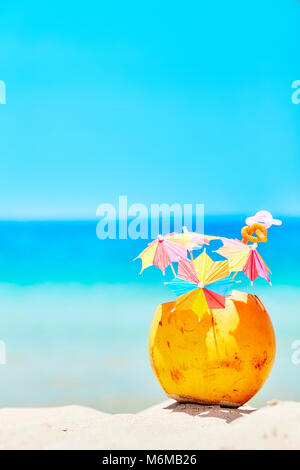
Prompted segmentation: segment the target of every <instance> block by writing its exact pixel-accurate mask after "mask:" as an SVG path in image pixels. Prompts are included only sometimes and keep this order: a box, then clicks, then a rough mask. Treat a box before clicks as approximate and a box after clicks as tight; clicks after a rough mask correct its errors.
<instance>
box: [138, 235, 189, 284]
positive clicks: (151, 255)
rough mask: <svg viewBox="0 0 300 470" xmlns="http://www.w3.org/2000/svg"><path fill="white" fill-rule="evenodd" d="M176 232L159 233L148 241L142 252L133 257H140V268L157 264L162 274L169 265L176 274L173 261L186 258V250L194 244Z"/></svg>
mask: <svg viewBox="0 0 300 470" xmlns="http://www.w3.org/2000/svg"><path fill="white" fill-rule="evenodd" d="M177 235H180V234H176V233H171V234H168V235H165V236H164V237H163V236H162V235H159V236H158V237H157V239H156V240H154V241H152V242H151V243H149V245H148V246H147V248H145V250H144V251H142V253H140V254H139V255H138V256H137V257H136V258H135V259H137V258H141V260H142V270H141V273H142V272H143V271H144V269H146V268H148V267H149V266H157V267H158V268H159V269H161V271H162V272H163V274H164V273H165V269H166V268H167V267H168V266H171V268H172V271H173V274H174V276H176V273H175V270H174V267H173V265H172V263H173V262H178V261H180V260H184V259H186V258H187V250H190V249H192V248H193V247H194V246H195V245H196V244H195V242H192V241H191V240H190V239H186V240H185V239H183V238H182V237H177Z"/></svg>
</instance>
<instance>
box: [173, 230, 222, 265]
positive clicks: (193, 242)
mask: <svg viewBox="0 0 300 470" xmlns="http://www.w3.org/2000/svg"><path fill="white" fill-rule="evenodd" d="M182 231H183V232H182V233H173V234H170V235H169V237H170V239H171V238H172V240H175V241H177V243H180V241H181V242H182V243H183V244H184V246H185V247H186V248H187V249H188V251H189V253H190V256H191V259H193V253H192V250H193V249H194V248H197V249H199V248H202V245H209V242H210V240H212V239H213V238H215V237H210V236H208V235H201V234H200V233H195V232H189V231H188V229H187V227H182Z"/></svg>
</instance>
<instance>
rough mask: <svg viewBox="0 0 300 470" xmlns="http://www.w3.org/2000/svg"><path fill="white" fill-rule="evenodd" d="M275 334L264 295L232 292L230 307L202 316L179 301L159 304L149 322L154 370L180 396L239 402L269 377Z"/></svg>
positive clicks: (205, 401)
mask: <svg viewBox="0 0 300 470" xmlns="http://www.w3.org/2000/svg"><path fill="white" fill-rule="evenodd" d="M275 349H276V345H275V335H274V330H273V326H272V322H271V320H270V317H269V315H268V313H267V311H266V309H265V307H264V305H263V303H262V302H261V300H260V299H259V298H258V297H257V296H255V295H251V294H246V293H244V292H239V291H233V292H232V295H231V296H229V297H227V298H226V308H225V309H218V310H208V311H207V313H206V314H205V315H204V316H203V317H202V318H201V321H199V319H198V317H197V315H195V313H194V312H192V311H190V310H182V309H180V308H176V302H169V303H165V304H161V305H159V307H158V308H157V310H156V312H155V316H154V319H153V322H152V325H151V330H150V338H149V352H150V360H151V365H152V368H153V371H154V373H155V375H156V377H157V380H158V381H159V383H160V385H161V386H162V388H163V389H164V391H165V392H166V394H167V395H168V396H169V397H171V398H174V399H175V400H178V401H185V402H197V403H201V404H211V405H212V404H219V405H223V406H230V407H238V406H240V405H242V404H243V403H245V402H247V401H248V400H249V399H250V398H252V397H253V396H254V395H255V394H256V393H257V392H258V391H259V390H260V388H261V387H262V386H263V384H264V383H265V381H266V380H267V378H268V376H269V374H270V372H271V369H272V366H273V363H274V359H275Z"/></svg>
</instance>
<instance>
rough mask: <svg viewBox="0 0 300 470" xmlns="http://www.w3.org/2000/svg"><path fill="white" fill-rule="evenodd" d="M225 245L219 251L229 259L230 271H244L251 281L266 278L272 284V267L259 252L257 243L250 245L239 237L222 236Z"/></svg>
mask: <svg viewBox="0 0 300 470" xmlns="http://www.w3.org/2000/svg"><path fill="white" fill-rule="evenodd" d="M220 239H221V240H222V242H223V246H222V247H221V248H219V249H218V250H216V252H217V253H219V254H220V255H222V256H224V258H227V259H228V264H229V269H230V272H236V273H237V272H238V271H243V272H244V273H245V274H246V276H247V277H248V278H249V279H250V281H251V283H253V281H255V279H257V278H258V277H262V278H264V279H266V280H267V281H268V282H269V283H270V284H271V281H270V277H269V271H270V269H269V268H268V266H267V265H266V263H265V262H264V260H263V259H262V257H261V256H260V254H259V253H258V252H257V250H256V248H257V243H253V244H251V245H248V244H247V243H244V242H242V241H240V240H237V239H232V238H225V237H220Z"/></svg>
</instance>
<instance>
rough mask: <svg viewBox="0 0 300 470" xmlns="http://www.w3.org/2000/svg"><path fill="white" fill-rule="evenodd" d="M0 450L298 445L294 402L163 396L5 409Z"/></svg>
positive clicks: (299, 410) (299, 409) (299, 408)
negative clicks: (126, 407)
mask: <svg viewBox="0 0 300 470" xmlns="http://www.w3.org/2000/svg"><path fill="white" fill-rule="evenodd" d="M0 449H99V450H100V449H104V450H106V449H110V450H115V449H122V450H123V449H147V450H148V449H161V450H162V449H163V450H182V449H195V450H196V449H199V450H202V449H218V450H227V449H300V403H298V402H277V401H273V402H270V403H269V404H268V405H267V406H266V407H264V408H261V409H259V410H255V409H254V408H251V407H249V406H247V405H245V406H243V407H240V408H238V409H228V408H220V407H219V406H211V407H209V406H200V405H195V404H179V403H176V402H174V401H172V400H168V401H165V402H163V403H161V404H159V405H156V406H154V407H152V408H149V409H146V410H144V411H142V412H140V413H137V414H116V415H110V414H106V413H102V412H100V411H97V410H94V409H91V408H86V407H81V406H65V407H58V408H6V409H2V410H1V411H0Z"/></svg>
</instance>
